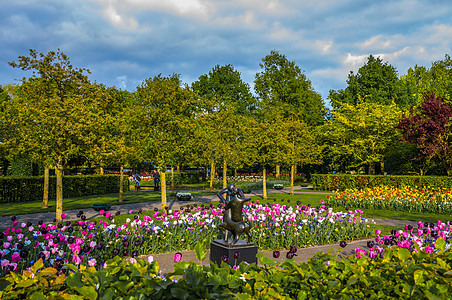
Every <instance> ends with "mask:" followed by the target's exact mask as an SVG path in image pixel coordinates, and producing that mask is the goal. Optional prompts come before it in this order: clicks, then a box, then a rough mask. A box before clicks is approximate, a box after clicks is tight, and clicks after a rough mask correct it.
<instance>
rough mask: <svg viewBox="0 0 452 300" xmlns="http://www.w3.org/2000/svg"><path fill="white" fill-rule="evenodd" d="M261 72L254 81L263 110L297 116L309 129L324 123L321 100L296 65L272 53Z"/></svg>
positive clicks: (263, 60) (266, 57) (281, 55)
mask: <svg viewBox="0 0 452 300" xmlns="http://www.w3.org/2000/svg"><path fill="white" fill-rule="evenodd" d="M259 66H260V67H261V69H262V71H261V72H258V73H257V74H256V76H255V80H254V89H255V91H256V94H257V95H258V97H259V104H258V105H259V107H260V108H261V109H262V110H266V111H273V112H276V111H278V112H280V113H281V114H282V115H283V116H285V117H288V116H289V115H291V114H295V115H297V116H298V118H300V119H301V120H303V121H304V122H306V123H307V124H308V125H319V124H321V123H322V122H323V118H324V114H325V109H324V103H323V100H322V97H321V96H320V94H318V93H317V92H316V91H315V90H314V89H313V87H312V85H311V81H309V80H308V79H307V78H306V75H305V74H304V73H303V72H302V70H301V69H300V67H298V66H297V65H296V64H295V62H294V61H289V60H288V59H287V57H286V56H285V55H283V54H280V53H279V52H277V51H275V50H272V51H271V52H270V54H268V55H267V56H265V57H264V58H263V59H262V63H260V64H259Z"/></svg>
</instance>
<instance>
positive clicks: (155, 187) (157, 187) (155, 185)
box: [153, 170, 160, 191]
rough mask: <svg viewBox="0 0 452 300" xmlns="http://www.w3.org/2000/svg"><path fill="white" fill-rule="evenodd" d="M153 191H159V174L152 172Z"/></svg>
mask: <svg viewBox="0 0 452 300" xmlns="http://www.w3.org/2000/svg"><path fill="white" fill-rule="evenodd" d="M153 176H154V191H160V173H159V172H158V171H157V170H154V174H153Z"/></svg>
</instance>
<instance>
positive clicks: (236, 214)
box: [217, 184, 251, 244]
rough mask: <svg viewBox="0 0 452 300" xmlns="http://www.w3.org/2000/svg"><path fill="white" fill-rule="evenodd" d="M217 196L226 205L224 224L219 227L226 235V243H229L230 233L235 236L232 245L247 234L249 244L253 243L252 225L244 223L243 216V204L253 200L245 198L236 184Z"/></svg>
mask: <svg viewBox="0 0 452 300" xmlns="http://www.w3.org/2000/svg"><path fill="white" fill-rule="evenodd" d="M224 193H227V195H226V199H224V198H223V194H224ZM217 196H218V198H220V201H221V202H222V203H225V204H226V205H225V206H224V214H223V223H221V224H219V225H218V228H219V229H220V230H222V231H223V233H224V241H225V242H226V243H228V235H229V234H228V233H229V232H231V233H232V236H233V241H232V244H235V243H237V241H238V240H239V238H240V235H242V234H243V233H245V234H246V235H247V236H248V244H249V243H251V235H250V225H249V224H248V223H247V222H245V221H243V214H242V209H243V204H244V203H245V202H246V201H249V200H251V198H250V197H245V194H244V193H243V191H242V190H241V189H239V188H238V187H236V186H235V185H234V184H230V185H228V187H226V188H224V189H222V190H221V191H219V192H218V194H217Z"/></svg>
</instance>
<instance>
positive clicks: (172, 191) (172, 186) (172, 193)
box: [171, 166, 174, 195]
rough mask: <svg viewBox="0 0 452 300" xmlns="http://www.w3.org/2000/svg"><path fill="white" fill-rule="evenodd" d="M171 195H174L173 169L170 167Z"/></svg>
mask: <svg viewBox="0 0 452 300" xmlns="http://www.w3.org/2000/svg"><path fill="white" fill-rule="evenodd" d="M171 195H174V167H173V166H171Z"/></svg>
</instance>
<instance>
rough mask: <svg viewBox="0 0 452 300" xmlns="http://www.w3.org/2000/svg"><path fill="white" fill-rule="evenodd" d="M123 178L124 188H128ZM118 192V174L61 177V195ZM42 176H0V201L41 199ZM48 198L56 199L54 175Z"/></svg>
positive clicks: (76, 195)
mask: <svg viewBox="0 0 452 300" xmlns="http://www.w3.org/2000/svg"><path fill="white" fill-rule="evenodd" d="M128 185H129V183H128V180H127V178H126V180H124V189H125V190H128V189H129V186H128ZM118 192H119V175H76V176H64V177H63V197H64V198H70V197H80V196H89V195H102V194H110V193H118ZM43 193H44V178H43V177H37V176H35V177H0V203H11V202H28V201H36V200H41V199H42V197H43ZM49 199H56V177H55V176H51V177H50V180H49Z"/></svg>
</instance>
